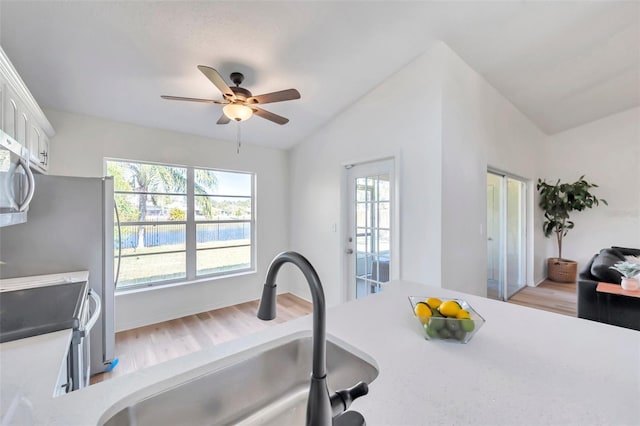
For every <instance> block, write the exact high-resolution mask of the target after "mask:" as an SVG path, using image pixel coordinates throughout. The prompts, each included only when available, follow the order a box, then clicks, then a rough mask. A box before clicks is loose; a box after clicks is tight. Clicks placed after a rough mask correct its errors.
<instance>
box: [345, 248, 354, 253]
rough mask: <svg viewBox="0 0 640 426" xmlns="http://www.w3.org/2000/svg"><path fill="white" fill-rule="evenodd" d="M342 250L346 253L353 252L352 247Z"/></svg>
mask: <svg viewBox="0 0 640 426" xmlns="http://www.w3.org/2000/svg"><path fill="white" fill-rule="evenodd" d="M344 252H345V253H347V254H353V250H352V249H346V250H345V251H344Z"/></svg>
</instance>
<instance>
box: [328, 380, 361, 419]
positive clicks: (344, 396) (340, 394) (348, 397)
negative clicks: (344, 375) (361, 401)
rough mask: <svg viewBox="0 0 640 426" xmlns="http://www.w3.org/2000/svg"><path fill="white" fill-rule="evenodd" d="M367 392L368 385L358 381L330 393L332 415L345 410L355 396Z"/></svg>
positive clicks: (358, 396)
mask: <svg viewBox="0 0 640 426" xmlns="http://www.w3.org/2000/svg"><path fill="white" fill-rule="evenodd" d="M368 393H369V385H367V384H366V383H365V382H358V383H356V384H355V385H354V386H352V387H350V388H348V389H342V390H339V391H337V392H335V393H334V394H333V395H331V410H332V412H333V416H334V417H335V416H337V415H339V414H341V413H343V412H345V411H346V410H347V408H349V406H350V405H351V403H352V402H353V401H355V400H356V399H357V398H360V397H361V396H364V395H366V394H368Z"/></svg>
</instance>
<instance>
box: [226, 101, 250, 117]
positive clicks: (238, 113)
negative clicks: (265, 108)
mask: <svg viewBox="0 0 640 426" xmlns="http://www.w3.org/2000/svg"><path fill="white" fill-rule="evenodd" d="M222 112H223V113H224V115H226V116H227V117H229V118H230V119H231V120H234V121H245V120H248V119H250V118H251V116H252V115H253V111H252V110H251V108H249V107H248V106H246V105H241V104H229V105H225V106H224V107H223V108H222Z"/></svg>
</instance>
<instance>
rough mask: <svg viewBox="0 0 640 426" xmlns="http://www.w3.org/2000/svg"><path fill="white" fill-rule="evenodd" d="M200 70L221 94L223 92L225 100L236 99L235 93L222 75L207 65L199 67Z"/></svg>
mask: <svg viewBox="0 0 640 426" xmlns="http://www.w3.org/2000/svg"><path fill="white" fill-rule="evenodd" d="M198 69H199V70H200V71H201V72H202V74H204V75H205V77H207V78H208V79H209V80H210V81H211V82H212V83H213V84H214V85H215V86H216V87H217V88H218V90H220V92H222V95H223V96H224V97H225V99H230V100H232V101H233V100H235V99H236V95H235V94H234V93H233V91H232V90H231V88H230V87H229V86H228V85H227V83H225V81H224V79H223V78H222V76H220V73H218V71H216V70H214V69H213V68H211V67H208V66H206V65H198Z"/></svg>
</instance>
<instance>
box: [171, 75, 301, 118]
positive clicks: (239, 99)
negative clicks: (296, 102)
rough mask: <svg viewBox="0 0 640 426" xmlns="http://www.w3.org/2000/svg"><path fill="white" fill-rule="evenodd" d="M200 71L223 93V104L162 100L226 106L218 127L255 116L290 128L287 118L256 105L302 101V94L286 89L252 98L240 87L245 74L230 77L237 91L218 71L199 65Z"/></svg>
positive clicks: (174, 98)
mask: <svg viewBox="0 0 640 426" xmlns="http://www.w3.org/2000/svg"><path fill="white" fill-rule="evenodd" d="M198 69H199V70H200V71H201V72H202V73H203V74H204V75H205V77H207V78H208V79H209V80H210V81H211V82H212V83H213V84H214V85H215V86H216V87H217V88H218V90H220V92H222V97H223V100H221V101H218V100H215V99H198V98H185V97H182V96H166V95H163V96H161V98H162V99H169V100H173V101H190V102H204V103H209V104H219V105H224V107H223V108H222V116H221V117H220V118H219V119H218V121H217V124H227V123H228V122H229V121H231V120H234V121H244V120H248V119H249V118H251V117H252V116H253V114H255V115H257V116H258V117H262V118H265V119H267V120H269V121H273V122H274V123H277V124H287V123H288V122H289V119H288V118H285V117H282V116H280V115H278V114H274V113H272V112H269V111H266V110H264V109H262V108H259V107H257V106H256V105H262V104H268V103H273V102H282V101H290V100H293V99H300V92H298V91H297V90H296V89H287V90H281V91H279V92H272V93H265V94H263V95H257V96H253V95H252V94H251V92H250V91H248V90H247V89H245V88H244V87H240V84H242V81H243V80H244V75H242V73H239V72H232V73H231V75H230V76H229V77H230V78H231V81H232V82H233V83H234V84H235V87H229V86H228V85H227V83H225V81H224V79H223V78H222V77H221V76H220V73H218V71H216V70H215V69H213V68H211V67H208V66H205V65H198Z"/></svg>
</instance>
